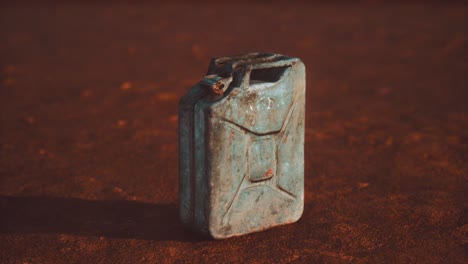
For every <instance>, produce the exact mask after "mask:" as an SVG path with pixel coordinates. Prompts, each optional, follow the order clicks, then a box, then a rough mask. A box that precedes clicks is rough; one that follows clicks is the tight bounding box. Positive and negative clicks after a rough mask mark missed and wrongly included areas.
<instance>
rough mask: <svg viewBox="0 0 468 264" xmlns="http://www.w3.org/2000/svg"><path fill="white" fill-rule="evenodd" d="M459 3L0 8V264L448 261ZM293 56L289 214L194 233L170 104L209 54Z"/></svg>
mask: <svg viewBox="0 0 468 264" xmlns="http://www.w3.org/2000/svg"><path fill="white" fill-rule="evenodd" d="M467 25H468V8H467V7H466V6H463V5H440V4H439V5H428V6H423V5H418V4H414V5H404V4H400V5H345V4H341V5H340V4H338V5H305V4H288V5H285V4H283V5H280V4H273V5H266V4H263V5H260V4H255V5H249V4H246V3H243V4H238V5H234V4H225V5H219V4H214V3H211V4H201V5H183V4H181V5H172V4H164V5H150V4H140V5H125V4H110V3H107V4H99V5H98V4H76V3H75V4H73V3H70V4H61V5H56V4H42V5H39V4H36V5H33V4H32V3H30V4H21V5H7V4H4V3H3V4H1V6H0V58H1V60H0V66H1V68H0V70H1V72H0V74H1V75H0V78H1V79H0V81H1V83H0V87H1V89H0V107H1V108H0V109H1V112H0V116H1V137H0V153H1V159H0V175H1V176H0V180H1V181H0V215H1V216H0V220H1V222H0V224H1V225H0V262H1V263H185V262H195V263H242V262H251V263H286V262H293V263H322V262H324V263H348V262H357V263H384V262H385V263H463V262H464V261H466V257H467V254H466V248H467V245H468V244H467V237H468V236H467V234H468V225H467V220H466V215H465V214H464V212H466V209H467V207H466V206H467V204H468V203H467V198H466V191H467V190H468V188H467V176H468V175H467V174H468V77H467V76H468V75H467V73H468V33H467V32H468V31H467ZM252 51H267V52H277V53H283V54H287V55H291V56H297V57H300V58H302V59H303V61H304V62H305V64H306V66H307V89H308V90H307V117H306V118H307V120H306V121H307V129H306V163H305V164H306V175H305V176H306V182H305V185H306V186H305V187H306V195H305V211H304V215H303V217H302V219H301V220H300V221H299V222H298V223H296V224H293V225H288V226H284V227H279V228H275V229H272V230H269V231H266V232H262V233H256V234H252V235H247V236H243V237H238V238H233V239H228V240H223V241H211V240H205V239H201V238H199V237H197V236H195V235H192V234H190V233H188V232H187V231H185V230H184V229H182V227H181V225H180V223H179V222H178V216H177V205H176V204H177V192H178V174H177V164H178V155H177V103H178V99H179V98H180V96H182V95H183V94H184V93H185V92H186V91H187V90H188V89H189V88H190V87H191V86H192V85H193V84H195V83H196V82H197V81H198V80H200V78H202V77H203V75H204V74H205V71H206V69H207V66H208V62H209V59H210V58H211V57H218V56H225V55H232V54H239V53H246V52H252Z"/></svg>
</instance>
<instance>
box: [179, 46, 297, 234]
mask: <svg viewBox="0 0 468 264" xmlns="http://www.w3.org/2000/svg"><path fill="white" fill-rule="evenodd" d="M304 115H305V66H304V64H303V63H302V62H301V60H299V59H298V58H293V57H287V56H284V55H279V54H271V53H250V54H245V55H240V56H233V57H223V58H217V59H213V60H212V61H211V63H210V66H209V68H208V73H207V75H206V76H205V77H204V78H203V79H202V80H201V81H200V82H199V83H198V84H196V85H195V86H194V87H193V88H192V89H190V90H189V91H188V93H187V94H186V95H185V96H183V97H182V98H181V100H180V104H179V210H180V211H179V213H180V218H181V221H182V223H183V224H184V225H186V226H188V227H190V228H191V229H193V230H195V231H197V232H200V233H203V234H206V235H209V236H211V237H213V238H215V239H223V238H228V237H232V236H239V235H243V234H247V233H251V232H257V231H261V230H265V229H268V228H271V227H274V226H278V225H284V224H289V223H293V222H296V221H297V220H298V219H299V218H300V217H301V215H302V212H303V208H304Z"/></svg>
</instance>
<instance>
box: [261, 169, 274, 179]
mask: <svg viewBox="0 0 468 264" xmlns="http://www.w3.org/2000/svg"><path fill="white" fill-rule="evenodd" d="M271 176H273V170H272V169H269V170H267V171H266V172H265V173H264V174H263V176H262V178H270V177H271Z"/></svg>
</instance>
